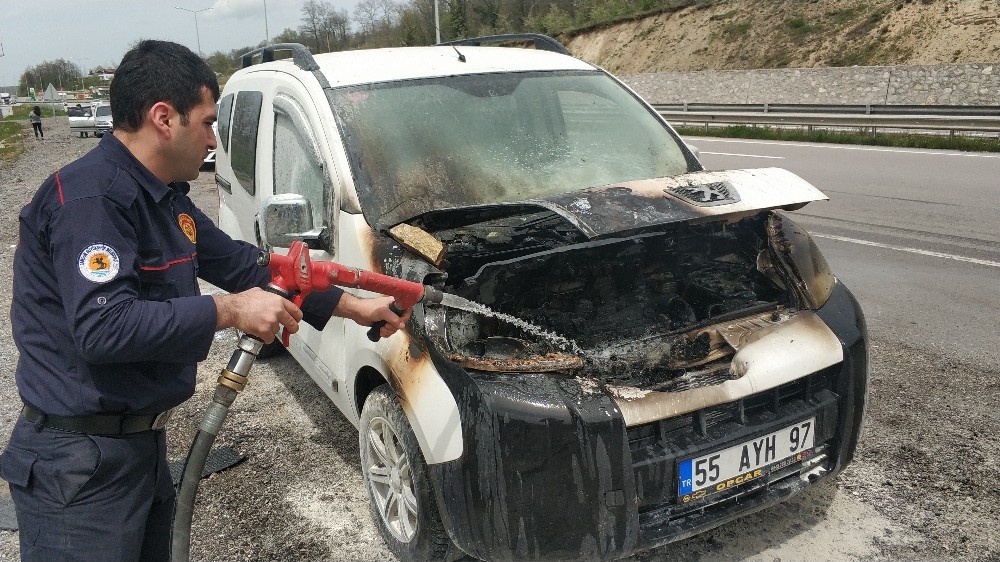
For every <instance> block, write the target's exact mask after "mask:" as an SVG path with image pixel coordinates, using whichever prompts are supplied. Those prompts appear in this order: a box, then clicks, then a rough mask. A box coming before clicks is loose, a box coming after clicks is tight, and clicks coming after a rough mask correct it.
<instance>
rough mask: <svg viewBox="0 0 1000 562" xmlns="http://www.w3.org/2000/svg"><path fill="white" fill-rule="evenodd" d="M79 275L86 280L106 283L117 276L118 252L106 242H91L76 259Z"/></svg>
mask: <svg viewBox="0 0 1000 562" xmlns="http://www.w3.org/2000/svg"><path fill="white" fill-rule="evenodd" d="M77 265H78V266H79V267H80V275H83V278H84V279H86V280H87V281H92V282H94V283H107V282H108V281H111V280H112V279H114V278H115V277H117V276H118V269H119V266H120V261H119V259H118V252H116V251H115V249H114V248H112V247H111V246H108V245H107V244H91V245H90V246H87V247H86V248H84V250H83V252H81V253H80V258H79V259H78V260H77Z"/></svg>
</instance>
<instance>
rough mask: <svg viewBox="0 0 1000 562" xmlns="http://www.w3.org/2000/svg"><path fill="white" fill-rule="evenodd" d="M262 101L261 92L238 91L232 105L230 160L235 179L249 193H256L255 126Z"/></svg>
mask: <svg viewBox="0 0 1000 562" xmlns="http://www.w3.org/2000/svg"><path fill="white" fill-rule="evenodd" d="M263 101H264V94H263V93H261V92H250V91H246V92H239V93H238V94H237V95H236V103H235V104H234V107H233V131H232V140H231V142H230V145H231V147H232V150H231V152H230V161H231V162H232V163H233V174H234V175H235V176H236V180H237V181H239V182H240V185H242V186H243V189H245V190H246V191H247V193H249V194H250V195H254V194H256V193H257V127H258V126H259V125H260V108H261V105H262V104H263Z"/></svg>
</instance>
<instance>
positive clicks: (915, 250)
mask: <svg viewBox="0 0 1000 562" xmlns="http://www.w3.org/2000/svg"><path fill="white" fill-rule="evenodd" d="M811 234H812V236H813V237H815V238H827V239H830V240H839V241H841V242H851V243H853V244H863V245H865V246H875V247H876V248H886V249H889V250H899V251H900V252H910V253H911V254H920V255H922V256H932V257H935V258H945V259H949V260H955V261H964V262H969V263H975V264H978V265H987V266H989V267H1000V262H995V261H990V260H980V259H976V258H967V257H965V256H956V255H955V254H944V253H941V252H932V251H930V250H921V249H919V248H906V247H904V246H893V245H890V244H882V243H880V242H871V241H869V240H858V239H857V238H845V237H843V236H834V235H832V234H816V233H815V232H814V233H811Z"/></svg>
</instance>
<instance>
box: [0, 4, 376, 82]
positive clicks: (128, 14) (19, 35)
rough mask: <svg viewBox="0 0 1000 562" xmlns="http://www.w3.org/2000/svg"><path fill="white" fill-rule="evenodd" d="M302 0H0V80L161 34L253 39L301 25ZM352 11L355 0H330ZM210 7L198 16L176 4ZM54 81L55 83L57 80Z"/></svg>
mask: <svg viewBox="0 0 1000 562" xmlns="http://www.w3.org/2000/svg"><path fill="white" fill-rule="evenodd" d="M303 2H304V0H0V43H2V44H3V55H4V56H3V57H0V86H13V85H15V84H16V82H17V80H18V78H20V76H21V73H23V72H24V70H25V69H26V68H28V67H29V66H34V65H36V64H39V63H41V62H44V61H54V60H57V59H60V58H62V59H66V60H68V61H71V62H74V63H76V64H79V65H81V66H82V67H83V68H86V69H90V68H94V67H97V66H116V65H117V64H118V61H120V60H121V58H122V55H124V54H125V51H126V49H128V47H129V46H130V45H131V44H132V43H134V42H135V41H136V40H138V39H166V40H170V41H176V42H178V43H181V44H183V45H187V46H188V47H190V48H191V50H192V51H195V52H197V51H198V38H199V36H200V38H201V51H202V53H203V54H205V55H206V56H207V55H209V54H211V53H214V52H215V51H222V52H229V51H230V50H231V49H236V48H240V47H244V46H247V45H256V44H257V43H259V42H261V41H263V40H264V38H265V26H264V9H265V6H266V8H267V31H268V32H269V33H270V35H271V36H272V37H273V36H275V35H277V34H279V33H281V32H282V31H283V30H285V29H286V28H289V27H291V28H297V27H299V25H301V23H302V22H301V20H302V4H303ZM327 2H328V3H329V4H331V5H333V6H334V7H335V8H337V9H338V10H339V9H346V10H347V11H348V13H350V12H351V11H352V10H353V9H354V5H355V4H356V3H357V0H327ZM176 6H180V7H181V8H186V9H188V10H192V11H194V10H201V9H204V8H211V10H208V11H206V12H199V13H198V15H197V18H198V33H197V34H196V33H195V15H194V14H192V13H191V12H186V11H184V10H178V9H176ZM56 86H58V84H56Z"/></svg>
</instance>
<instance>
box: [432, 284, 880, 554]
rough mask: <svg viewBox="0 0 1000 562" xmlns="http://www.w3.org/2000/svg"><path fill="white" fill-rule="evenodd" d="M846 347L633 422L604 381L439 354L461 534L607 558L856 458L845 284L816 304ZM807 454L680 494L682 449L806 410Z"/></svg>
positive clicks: (474, 547)
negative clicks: (753, 387) (763, 380)
mask: <svg viewBox="0 0 1000 562" xmlns="http://www.w3.org/2000/svg"><path fill="white" fill-rule="evenodd" d="M817 314H818V315H819V316H820V317H821V318H822V319H823V321H824V322H825V323H826V324H827V326H828V327H829V328H830V329H831V330H832V331H833V332H834V334H836V336H837V338H838V339H839V340H840V342H841V343H842V346H843V351H844V360H843V361H842V362H841V363H839V364H837V365H834V366H831V367H828V368H825V369H822V370H820V371H817V372H814V373H812V374H810V375H808V376H806V377H802V378H800V379H797V380H794V381H792V382H790V383H787V384H784V385H781V386H779V387H777V388H774V389H771V390H768V391H764V392H761V393H758V394H754V395H752V396H749V397H746V398H744V399H740V400H736V401H733V402H728V403H724V404H718V405H713V406H709V407H706V408H702V409H699V410H696V411H693V412H690V413H687V414H683V415H680V416H676V417H672V418H668V419H664V420H659V421H656V422H652V423H647V424H643V425H638V426H634V427H627V426H626V424H625V421H624V418H623V416H622V414H621V411H620V410H619V409H618V407H617V406H616V404H615V402H614V401H613V400H612V399H611V398H610V397H609V396H608V395H607V394H605V393H604V392H602V391H599V390H592V389H587V388H586V387H582V386H581V384H580V383H579V382H578V381H577V380H576V379H573V378H568V377H565V376H559V375H544V374H521V375H503V374H496V373H489V374H481V375H477V374H468V373H466V372H465V371H463V370H462V369H460V368H458V367H457V366H455V365H454V364H452V363H450V362H449V361H447V360H446V359H443V358H442V357H440V356H437V355H436V354H433V355H434V356H435V364H436V366H437V368H438V371H439V372H440V373H441V374H442V376H443V377H444V379H445V381H446V383H447V384H448V385H449V386H450V387H451V390H452V392H453V393H454V395H455V397H456V399H457V402H458V405H459V409H460V412H461V417H462V432H463V439H464V444H465V449H464V452H463V455H462V457H461V458H460V459H458V460H456V461H453V462H448V463H441V464H435V465H431V466H430V467H429V468H430V471H431V475H432V481H433V482H434V483H435V486H436V490H435V491H436V494H437V501H438V506H439V510H440V512H441V516H442V519H443V521H444V523H445V528H446V529H448V531H449V534H450V536H451V538H452V540H453V541H454V542H455V544H456V545H457V546H458V547H459V548H461V549H462V550H464V551H465V552H467V553H468V554H470V555H472V556H475V557H477V558H480V559H484V560H608V559H613V558H618V557H621V556H625V555H627V554H629V553H631V552H634V551H636V550H643V549H647V548H652V547H655V546H658V545H662V544H665V543H668V542H672V541H676V540H680V539H683V538H685V537H688V536H691V535H694V534H697V533H699V532H702V531H705V530H707V529H710V528H712V527H715V526H717V525H720V524H723V523H725V522H727V521H729V520H732V519H734V518H736V517H739V516H742V515H745V514H747V513H750V512H753V511H756V510H759V509H762V508H764V507H767V506H769V505H773V504H775V503H778V502H780V501H782V500H784V499H785V498H787V497H788V496H790V495H792V494H794V493H796V492H798V491H800V490H802V489H804V488H806V487H809V486H810V485H812V484H813V483H814V482H818V481H819V480H822V479H824V478H827V477H829V476H831V475H833V474H836V473H837V472H839V471H840V470H841V469H842V468H843V467H844V466H845V465H846V464H847V463H848V462H850V460H851V459H852V458H853V454H854V449H855V447H856V445H857V439H858V435H859V433H860V430H861V423H862V418H863V411H864V403H865V400H866V397H867V395H866V389H867V384H868V356H867V355H868V354H867V347H866V337H867V336H866V330H865V324H864V318H863V316H862V314H861V311H860V308H859V307H858V305H857V302H856V301H855V299H854V298H853V296H852V295H851V294H850V292H849V291H848V290H847V289H846V287H844V286H843V285H840V284H838V285H837V286H836V287H835V289H834V294H833V296H832V297H831V298H830V300H829V301H828V302H827V304H826V305H825V306H824V307H823V308H822V309H820V310H819V311H817ZM810 417H814V418H815V419H816V432H817V433H816V440H815V448H814V451H815V454H814V455H812V456H810V457H809V458H808V460H807V461H804V462H802V463H796V464H793V465H791V466H788V467H785V468H783V469H781V470H776V471H774V472H773V473H771V474H768V475H766V476H765V477H763V478H758V479H754V480H753V481H752V482H748V483H746V484H743V485H739V486H734V487H732V488H727V489H725V490H722V491H719V492H717V493H713V494H711V495H709V496H706V497H705V498H700V499H692V498H687V501H684V500H685V499H684V498H679V497H678V495H677V475H676V469H677V463H678V461H680V460H681V459H685V458H690V457H692V456H698V455H701V454H704V453H706V452H709V451H713V450H717V449H722V448H725V447H727V446H730V445H733V444H736V443H739V442H741V441H744V440H746V439H749V438H753V437H755V436H759V435H763V434H766V433H768V432H770V431H774V430H775V429H778V428H781V427H785V426H788V425H789V424H792V423H796V422H798V421H801V420H803V419H806V418H810Z"/></svg>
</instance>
